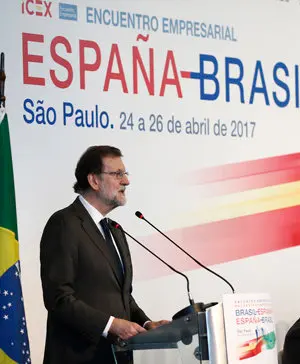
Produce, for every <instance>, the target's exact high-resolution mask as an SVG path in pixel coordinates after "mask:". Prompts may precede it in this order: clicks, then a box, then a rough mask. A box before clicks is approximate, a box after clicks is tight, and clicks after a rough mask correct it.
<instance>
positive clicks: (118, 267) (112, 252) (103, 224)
mask: <svg viewBox="0 0 300 364" xmlns="http://www.w3.org/2000/svg"><path fill="white" fill-rule="evenodd" d="M100 225H101V227H102V230H103V233H104V237H105V241H106V245H107V247H108V250H109V252H110V256H111V258H112V260H113V262H114V266H115V268H116V271H117V274H118V278H119V280H120V282H123V279H124V274H123V267H122V263H121V260H120V257H119V255H118V253H117V250H116V249H117V248H116V247H115V245H114V243H113V240H112V237H111V234H110V230H109V226H108V223H107V219H102V220H101V221H100Z"/></svg>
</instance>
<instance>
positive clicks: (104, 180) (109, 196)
mask: <svg viewBox="0 0 300 364" xmlns="http://www.w3.org/2000/svg"><path fill="white" fill-rule="evenodd" d="M125 171H126V170H125V166H124V164H123V161H122V159H121V158H120V157H104V158H103V168H102V172H103V173H101V174H100V175H99V179H100V181H99V184H100V185H99V191H98V193H97V197H98V199H99V202H101V203H102V204H104V205H105V206H107V207H108V208H109V209H110V210H112V209H114V208H115V207H118V206H123V205H125V203H126V196H125V189H126V186H128V185H129V180H128V177H127V175H123V176H122V177H120V176H118V175H115V174H109V173H111V172H125Z"/></svg>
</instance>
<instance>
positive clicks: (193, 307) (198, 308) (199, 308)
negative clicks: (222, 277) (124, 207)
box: [110, 220, 217, 320]
mask: <svg viewBox="0 0 300 364" xmlns="http://www.w3.org/2000/svg"><path fill="white" fill-rule="evenodd" d="M110 223H111V225H112V226H113V227H114V228H116V229H119V230H121V231H122V232H123V233H124V234H125V235H127V236H129V237H130V238H131V239H132V240H134V241H135V242H136V243H137V244H139V245H140V246H141V247H143V248H144V249H145V250H147V252H149V253H150V254H152V255H153V256H154V257H155V258H157V259H158V260H160V261H161V262H162V263H163V264H165V265H166V266H167V267H168V268H170V269H171V270H172V271H173V272H175V273H177V274H180V275H181V276H182V277H184V278H185V279H186V283H187V293H188V297H189V302H190V305H189V306H187V307H185V308H183V309H182V310H180V311H178V312H177V313H176V314H175V315H173V317H172V319H173V320H176V319H178V318H180V317H183V316H186V315H189V314H192V313H197V312H204V311H205V310H206V309H207V308H208V307H211V306H214V305H216V304H217V302H212V303H209V304H206V305H205V304H204V303H203V302H200V303H195V302H194V299H193V297H192V295H191V292H190V281H189V279H188V277H187V276H186V275H185V274H183V273H182V272H179V271H178V270H177V269H175V268H174V267H172V266H171V265H170V264H168V263H167V262H165V261H164V260H163V259H162V258H160V257H159V256H158V255H156V254H155V253H153V252H152V251H151V250H150V249H148V248H147V247H146V246H145V245H144V244H142V243H141V242H139V241H138V240H137V239H136V238H134V237H133V236H132V235H131V234H129V233H128V232H127V231H126V230H124V229H123V228H122V226H121V225H120V224H118V223H117V222H115V221H113V220H110Z"/></svg>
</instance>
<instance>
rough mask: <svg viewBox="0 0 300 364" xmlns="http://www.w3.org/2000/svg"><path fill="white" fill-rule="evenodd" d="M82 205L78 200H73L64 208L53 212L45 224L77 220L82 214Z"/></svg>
mask: <svg viewBox="0 0 300 364" xmlns="http://www.w3.org/2000/svg"><path fill="white" fill-rule="evenodd" d="M82 208H83V206H82V204H81V202H80V200H79V199H78V198H76V199H75V201H73V202H72V203H71V204H70V205H69V206H66V207H64V208H62V209H60V210H57V211H55V212H54V213H53V214H52V215H51V216H50V218H49V219H48V222H47V224H49V223H50V224H51V222H58V221H63V220H64V221H69V220H73V219H77V218H78V216H79V215H80V214H81V213H82Z"/></svg>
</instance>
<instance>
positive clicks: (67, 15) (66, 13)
mask: <svg viewBox="0 0 300 364" xmlns="http://www.w3.org/2000/svg"><path fill="white" fill-rule="evenodd" d="M59 19H63V20H73V21H77V5H73V4H65V3H59Z"/></svg>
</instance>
